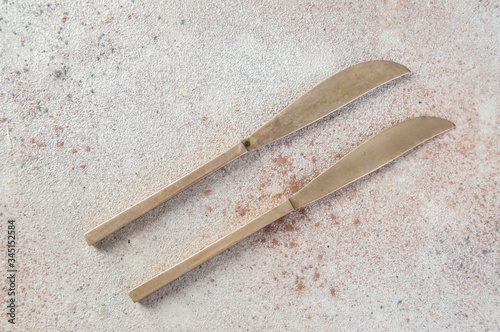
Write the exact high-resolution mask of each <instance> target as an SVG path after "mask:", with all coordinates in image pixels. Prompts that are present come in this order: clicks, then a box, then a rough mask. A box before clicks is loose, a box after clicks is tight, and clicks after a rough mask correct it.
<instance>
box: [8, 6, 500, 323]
mask: <svg viewBox="0 0 500 332" xmlns="http://www.w3.org/2000/svg"><path fill="white" fill-rule="evenodd" d="M498 5H499V4H498V2H497V1H450V2H445V1H424V2H422V1H384V2H382V1H377V2H374V3H373V4H372V5H368V4H365V3H362V2H353V1H349V2H347V1H310V2H309V1H308V2H306V1H251V2H243V3H239V2H237V1H220V2H219V1H164V2H159V1H158V2H155V1H138V0H136V1H117V2H113V1H106V2H99V3H97V4H92V5H91V4H89V3H87V2H73V1H59V2H33V1H11V0H6V1H3V2H2V4H1V5H0V41H1V43H0V47H1V49H0V54H1V55H0V81H1V84H0V89H1V93H0V122H1V123H0V126H1V128H0V144H1V145H0V147H1V154H0V159H1V160H0V161H1V163H0V165H2V166H1V167H2V172H1V174H2V179H1V184H2V186H1V190H2V191H1V202H0V203H1V219H0V220H1V222H0V239H1V241H2V243H1V247H2V248H3V249H2V252H3V253H2V254H1V255H0V257H1V259H0V266H1V269H2V271H6V270H7V248H6V244H7V220H8V219H9V218H14V219H15V220H16V225H17V226H16V227H17V238H16V240H17V250H18V251H17V255H16V259H17V264H18V265H17V266H18V274H17V286H16V287H17V295H16V301H17V303H18V307H17V316H16V322H17V324H16V325H15V326H13V325H11V324H8V323H7V317H6V316H5V315H3V314H2V315H1V316H0V317H1V318H0V329H1V330H12V331H30V330H31V331H81V330H91V331H104V330H108V331H123V330H127V331H129V330H131V331H155V330H158V329H159V330H165V331H168V330H176V331H200V330H214V331H215V330H219V331H221V330H222V331H234V330H237V331H238V330H241V331H254V330H263V329H269V330H283V331H287V330H290V331H304V330H319V331H321V330H323V331H332V330H339V331H340V330H443V329H449V330H461V331H464V330H469V331H471V330H475V331H481V330H498V329H499V324H500V292H499V286H500V280H499V279H500V271H499V261H500V257H499V252H500V246H499V242H498V239H499V211H500V203H499V197H498V196H499V195H498V194H499V183H500V178H499V165H500V156H499V154H500V144H499V141H500V140H499V138H500V130H499V123H500V120H499V97H498V95H499V81H500V70H499V68H500V66H499V59H500V56H499V55H500V52H499V51H500V50H499V48H500V46H499V45H500V37H499V36H500V34H499V31H500V19H499V15H500V9H499V7H498ZM374 59H387V60H393V61H397V62H399V63H402V64H404V65H406V66H407V67H409V68H410V69H411V70H412V72H413V73H412V74H411V75H410V76H407V77H405V78H402V79H398V80H396V81H395V82H393V83H390V84H388V85H386V86H384V87H382V88H379V89H377V90H376V91H374V92H372V93H370V94H368V95H366V96H365V97H363V98H361V99H360V100H358V101H356V102H354V103H352V104H350V105H349V106H347V107H344V108H343V109H342V110H341V111H339V112H338V113H336V115H333V116H328V117H326V118H325V119H323V120H321V121H319V122H317V123H315V124H313V125H311V126H309V127H307V128H305V129H303V130H301V131H299V132H297V133H296V134H294V135H292V136H290V137H288V138H285V139H282V140H280V141H278V142H275V143H274V144H271V145H270V146H267V147H265V148H263V149H261V150H258V151H255V152H252V153H250V154H248V155H246V156H244V157H242V158H240V159H238V160H237V161H235V162H233V163H232V164H230V165H229V166H227V167H225V168H223V169H221V170H220V171H218V172H217V173H216V174H213V175H212V176H210V177H209V178H207V179H205V180H204V181H202V182H200V183H198V184H197V185H195V186H193V187H191V188H190V189H188V190H186V191H185V192H183V193H182V194H180V195H178V196H176V197H175V198H173V199H171V200H170V201H168V202H166V203H165V204H162V205H161V206H160V207H158V208H157V209H155V210H153V211H151V212H150V213H148V214H147V215H145V216H144V217H142V218H140V219H139V220H137V221H136V222H134V223H133V224H131V225H129V226H127V227H126V228H124V229H122V230H121V231H119V232H117V233H116V234H115V236H113V237H111V238H108V239H106V240H104V241H102V242H101V243H99V244H98V245H96V246H94V247H88V246H87V244H86V243H85V241H84V239H83V233H84V232H85V231H87V230H89V229H91V228H92V227H94V226H96V225H98V224H99V223H101V222H103V221H104V220H106V219H108V218H110V217H112V216H113V215H114V214H116V213H118V212H120V211H121V210H123V209H125V208H127V207H128V206H130V205H131V204H133V203H136V202H137V201H139V200H140V199H142V198H145V197H146V196H148V195H150V194H152V193H153V192H155V191H156V190H159V189H160V188H162V187H163V186H164V185H166V184H168V183H170V182H172V181H174V180H176V179H178V178H179V177H180V176H182V175H184V174H186V173H187V172H188V171H190V170H192V169H194V168H196V167H197V166H199V165H201V164H202V163H204V162H206V161H208V160H209V159H210V158H212V157H214V156H216V155H217V154H219V153H221V152H223V151H225V150H226V149H227V148H229V147H231V146H232V145H234V144H235V143H236V142H238V141H239V140H241V139H243V138H245V137H246V136H248V135H249V134H251V133H252V132H253V131H254V130H256V129H257V128H258V127H259V126H261V125H262V124H264V123H265V122H266V121H267V120H269V119H270V118H271V117H272V116H273V115H275V114H276V113H277V112H279V111H280V110H281V109H282V108H283V107H285V106H286V105H287V104H289V103H290V102H292V101H293V100H294V99H296V98H297V97H299V96H300V95H301V94H303V93H305V92H306V91H308V90H309V89H310V88H311V87H312V86H314V85H315V84H317V83H318V82H320V81H321V80H323V79H325V78H327V77H329V76H331V75H333V74H335V73H337V72H338V71H340V70H342V69H344V68H346V67H348V66H351V65H353V64H356V63H359V62H362V61H367V60H374ZM419 115H432V116H439V117H444V118H446V119H449V120H451V121H453V122H454V123H455V124H456V126H457V128H456V129H455V130H453V131H450V132H448V133H446V134H444V135H442V136H440V137H438V138H436V139H434V140H432V141H430V142H428V143H426V144H424V145H422V146H421V147H419V148H417V149H415V150H414V151H412V152H411V153H409V154H407V155H405V156H404V157H402V158H400V159H398V160H397V161H396V162H394V163H392V164H390V165H388V166H387V167H384V168H382V169H380V170H379V171H377V172H375V173H373V174H371V175H370V176H368V177H366V178H365V179H363V180H362V181H359V182H357V183H355V184H353V185H350V186H348V187H346V188H344V189H342V190H340V191H339V192H337V193H335V194H333V195H330V196H328V197H326V198H324V199H322V200H320V201H318V202H315V203H313V204H311V205H309V206H308V207H307V208H303V209H301V210H299V211H296V212H293V213H291V214H290V215H288V216H287V217H285V218H283V219H282V220H281V221H279V222H278V223H276V224H273V225H271V226H269V227H268V228H266V229H265V230H263V231H261V232H259V233H257V234H254V235H253V236H251V237H250V238H248V239H246V240H244V241H243V242H241V243H240V244H238V245H236V246H235V247H234V248H232V249H231V250H230V251H228V252H224V253H223V254H221V255H220V256H218V257H216V258H215V259H213V260H211V261H209V262H207V263H206V264H203V265H202V266H201V268H198V269H196V270H194V271H192V272H191V273H189V274H187V275H185V276H184V277H182V278H180V279H178V280H176V281H175V282H173V283H172V284H170V285H168V286H167V287H164V288H163V289H161V290H160V291H158V292H156V293H154V294H153V295H151V296H150V297H148V298H146V299H145V300H144V301H142V302H141V303H137V304H134V303H132V301H131V300H130V298H129V297H128V294H127V293H128V291H129V290H130V289H131V288H133V287H135V286H137V285H139V284H140V283H142V282H143V281H145V280H147V279H149V278H150V277H152V276H154V275H155V274H157V273H159V272H161V271H163V270H165V269H166V268H168V267H169V266H171V265H173V264H175V263H176V262H178V261H179V260H181V259H182V258H185V257H187V256H188V255H190V254H192V253H194V252H196V251H197V250H199V249H201V248H202V247H204V246H206V245H208V244H210V243H211V242H213V241H215V240H216V239H218V238H220V237H221V236H223V235H225V234H227V233H228V232H230V231H231V230H233V229H235V228H236V227H238V226H240V225H243V224H245V223H246V222H248V221H250V220H252V219H253V218H254V217H256V216H258V215H259V214H261V213H263V212H265V211H267V210H268V209H270V208H272V207H274V206H276V205H278V204H279V203H280V202H282V201H284V200H285V199H286V198H287V197H289V196H290V195H291V194H293V193H294V192H295V191H297V190H298V189H300V188H301V187H302V186H303V185H304V184H306V183H307V182H309V181H310V180H311V179H312V178H313V177H315V176H316V175H318V174H319V173H321V172H322V171H323V170H325V169H326V168H327V167H328V166H330V165H331V164H333V163H334V162H335V161H336V160H338V159H339V158H341V157H342V156H343V155H345V154H346V153H347V152H349V151H350V150H351V149H353V148H354V147H356V146H357V145H358V144H360V143H361V142H363V141H364V140H366V139H367V138H369V137H370V136H372V135H374V134H376V133H377V132H379V131H380V130H382V129H384V128H387V127H389V126H390V125H392V124H395V123H398V122H400V121H402V120H404V119H406V118H409V117H413V116H419ZM5 273H6V272H5ZM2 275H4V273H2ZM7 288H8V283H7V280H6V279H4V281H3V284H2V298H5V299H8V298H9V297H8V296H7ZM1 307H2V308H4V309H2V311H5V312H6V309H5V308H6V304H5V303H4V304H2V305H1Z"/></svg>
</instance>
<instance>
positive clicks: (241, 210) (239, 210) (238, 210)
mask: <svg viewBox="0 0 500 332" xmlns="http://www.w3.org/2000/svg"><path fill="white" fill-rule="evenodd" d="M247 212H248V209H247V208H244V207H241V206H238V207H237V208H236V213H238V215H239V216H240V217H243V216H245V214H247Z"/></svg>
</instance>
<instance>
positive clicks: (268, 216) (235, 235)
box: [129, 200, 294, 302]
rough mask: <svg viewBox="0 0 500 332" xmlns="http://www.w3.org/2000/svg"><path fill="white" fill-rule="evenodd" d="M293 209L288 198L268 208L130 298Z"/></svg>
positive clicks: (140, 295) (142, 294) (160, 284)
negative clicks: (270, 208)
mask: <svg viewBox="0 0 500 332" xmlns="http://www.w3.org/2000/svg"><path fill="white" fill-rule="evenodd" d="M293 210H294V208H293V206H292V203H290V201H289V200H286V201H285V202H284V203H281V204H280V205H278V206H277V207H275V208H273V209H272V210H269V211H268V212H266V213H264V214H263V215H261V216H260V217H257V218H256V219H254V220H252V221H251V222H249V223H248V224H246V225H244V226H242V227H240V228H238V229H236V230H234V231H233V232H231V233H229V234H228V235H226V236H224V237H223V238H221V239H219V240H217V241H215V242H214V243H212V244H211V245H209V246H208V247H205V248H204V249H202V250H200V251H198V252H197V253H196V254H194V255H193V256H191V257H189V258H187V259H185V260H184V261H182V262H180V263H179V264H177V265H174V266H173V267H171V268H170V269H168V270H166V271H165V272H163V273H160V274H159V275H157V276H156V277H154V278H152V279H150V280H148V281H146V282H145V283H143V284H142V285H140V286H138V287H136V288H134V289H133V290H131V291H130V293H129V295H130V298H131V299H132V301H134V302H137V301H139V300H140V299H142V298H143V297H145V296H147V295H149V294H151V293H152V292H154V291H156V290H158V289H160V288H161V287H163V286H165V285H167V284H168V283H170V282H172V281H174V280H175V279H177V278H179V277H180V276H182V275H183V274H185V273H186V272H188V271H191V270H192V269H194V268H195V267H197V266H199V265H201V264H202V263H204V262H206V261H207V260H209V259H210V258H212V257H214V256H216V255H218V254H220V253H221V252H223V251H224V250H226V249H228V248H229V247H231V246H233V245H235V244H236V243H238V242H240V241H241V240H243V239H244V238H246V237H248V236H249V235H251V234H253V233H255V232H257V231H258V230H260V229H262V228H264V227H265V226H267V225H269V224H270V223H272V222H273V221H275V220H276V219H278V218H281V217H283V216H284V215H286V214H288V213H290V212H292V211H293Z"/></svg>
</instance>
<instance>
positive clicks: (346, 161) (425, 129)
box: [129, 117, 455, 302]
mask: <svg viewBox="0 0 500 332" xmlns="http://www.w3.org/2000/svg"><path fill="white" fill-rule="evenodd" d="M454 127H455V125H454V124H453V123H452V122H450V121H448V120H445V119H441V118H435V117H417V118H411V119H408V120H406V121H403V122H401V123H399V124H396V125H394V126H392V127H390V128H389V129H386V130H384V131H382V132H380V133H379V134H377V135H375V136H373V137H372V138H370V139H369V140H367V141H366V142H364V143H363V144H361V145H360V146H358V147H357V148H356V149H354V150H353V151H351V152H350V153H348V154H347V155H346V156H344V157H343V158H342V159H340V160H339V161H338V162H337V163H335V164H334V165H333V166H331V167H330V168H329V169H327V170H326V171H325V172H323V173H322V174H320V175H319V176H317V177H316V178H315V179H313V180H312V181H311V182H309V184H307V185H306V186H305V187H304V188H302V189H301V190H299V191H298V192H297V193H296V194H295V195H293V196H292V197H290V198H289V199H288V200H286V201H285V202H283V203H281V204H280V205H278V206H276V207H275V208H273V209H271V210H269V211H268V212H266V213H264V214H263V215H261V216H260V217H257V218H256V219H254V220H253V221H251V222H249V223H247V224H246V225H244V226H242V227H240V228H238V229H236V230H235V231H233V232H232V233H229V234H228V235H226V236H224V237H223V238H221V239H219V240H218V241H216V242H214V243H213V244H211V245H209V246H208V247H206V248H205V249H202V250H201V251H199V252H198V253H196V254H194V255H192V256H191V257H189V258H187V259H185V260H184V261H182V262H180V263H179V264H177V265H175V266H173V267H171V268H170V269H168V270H166V271H165V272H163V273H161V274H159V275H157V276H156V277H154V278H152V279H150V280H149V281H147V282H145V283H143V284H142V285H140V286H138V287H137V288H134V289H133V290H132V291H130V293H129V295H130V297H131V298H132V301H134V302H137V301H139V300H140V299H142V298H144V297H145V296H147V295H149V294H151V293H152V292H154V291H156V290H158V289H160V288H161V287H163V286H165V285H167V284H168V283H170V282H171V281H173V280H175V279H177V278H179V277H180V276H182V275H183V274H185V273H186V272H188V271H191V270H192V269H194V268H195V267H197V266H199V265H200V264H202V263H204V262H205V261H207V260H209V259H210V258H212V257H214V256H216V255H218V254H219V253H221V252H223V251H224V250H226V249H228V248H229V247H231V246H233V245H234V244H236V243H238V242H240V241H241V240H243V239H244V238H246V237H248V236H249V235H251V234H253V233H255V232H257V231H258V230H260V229H262V228H263V227H265V226H267V225H269V224H270V223H272V222H273V221H275V220H276V219H278V218H281V217H283V216H284V215H286V214H288V213H290V212H292V211H293V210H296V209H300V208H301V207H303V206H305V205H307V204H309V203H311V202H314V201H316V200H318V199H320V198H322V197H324V196H326V195H328V194H331V193H333V192H334V191H337V190H338V189H340V188H342V187H344V186H346V185H348V184H349V183H351V182H354V181H356V180H358V179H360V178H362V177H363V176H365V175H367V174H369V173H371V172H373V171H375V170H377V169H379V168H380V167H382V166H384V165H385V164H387V163H389V162H391V161H392V160H394V159H396V158H397V157H399V156H401V155H402V154H404V153H406V152H407V151H409V150H411V149H412V148H414V147H416V146H417V145H419V144H421V143H423V142H425V141H427V140H429V139H431V138H432V137H434V136H437V135H439V134H441V133H443V132H445V131H447V130H449V129H452V128H454Z"/></svg>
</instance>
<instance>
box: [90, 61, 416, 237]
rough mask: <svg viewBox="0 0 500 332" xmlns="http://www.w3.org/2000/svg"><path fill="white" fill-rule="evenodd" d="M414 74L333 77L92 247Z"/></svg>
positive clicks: (389, 66) (124, 218)
mask: <svg viewBox="0 0 500 332" xmlns="http://www.w3.org/2000/svg"><path fill="white" fill-rule="evenodd" d="M409 72H410V70H409V69H408V68H406V67H405V66H403V65H401V64H399V63H396V62H392V61H384V60H375V61H368V62H363V63H360V64H357V65H354V66H352V67H349V68H347V69H344V70H343V71H341V72H339V73H337V74H335V75H333V76H332V77H330V78H328V79H326V80H324V81H323V82H321V83H319V84H318V85H316V86H315V87H314V88H312V89H311V90H310V91H308V92H307V93H305V94H304V95H303V96H301V97H300V98H298V99H297V100H296V101H294V102H293V103H291V104H290V105H288V106H287V107H285V108H284V109H283V110H282V111H281V112H279V113H278V114H277V115H276V116H275V117H274V118H272V119H271V120H270V121H269V122H268V123H266V124H265V125H263V126H262V127H261V128H259V129H258V130H257V131H255V132H254V133H253V134H252V135H250V136H249V137H248V138H246V139H245V140H243V141H242V142H240V143H238V144H236V145H235V146H233V147H232V148H230V149H229V150H227V151H226V152H224V153H222V154H221V155H219V156H217V157H215V158H214V159H212V160H210V161H209V162H207V163H206V164H204V165H203V166H201V167H199V168H197V169H195V170H194V171H192V172H191V173H189V174H187V175H186V176H184V177H182V178H181V179H179V180H177V181H176V182H174V183H172V184H170V185H168V186H167V187H165V188H163V189H161V190H160V191H158V192H156V193H154V194H153V195H151V196H149V197H147V198H146V199H144V200H142V201H141V202H139V203H137V204H135V205H133V206H131V207H130V208H128V209H126V210H125V211H123V212H121V213H119V214H118V215H116V216H114V217H113V218H111V219H109V220H107V221H105V222H104V223H102V224H100V225H98V226H96V227H95V228H93V229H92V230H90V231H88V232H87V233H85V234H84V238H85V240H86V241H87V244H88V245H93V244H95V243H96V242H98V241H100V240H102V239H104V238H105V237H107V236H108V235H110V234H112V233H114V232H115V231H117V230H119V229H120V228H122V227H124V226H126V225H128V224H129V223H131V222H132V221H134V220H135V219H137V218H139V217H140V216H142V215H143V214H145V213H146V212H148V211H149V210H151V209H153V208H155V207H156V206H158V205H160V204H161V203H163V202H165V201H166V200H168V199H170V198H171V197H173V196H174V195H176V194H178V193H179V192H181V191H183V190H185V189H186V188H188V187H189V186H191V185H193V184H195V183H196V182H198V181H200V180H201V179H203V178H205V177H206V176H208V175H209V174H211V173H212V172H214V171H216V170H217V169H219V168H221V167H223V166H224V165H226V164H228V163H229V162H231V161H233V160H234V159H236V158H238V157H240V156H242V155H244V154H246V153H247V152H249V151H252V150H255V149H258V148H260V147H262V146H264V145H267V144H269V143H271V142H273V141H275V140H277V139H279V138H282V137H284V136H287V135H289V134H291V133H293V132H295V131H297V130H299V129H300V128H303V127H305V126H307V125H308V124H310V123H312V122H314V121H316V120H318V119H320V118H322V117H324V116H326V115H328V114H330V113H333V112H334V111H336V110H338V109H339V108H341V107H342V106H344V105H346V104H348V103H350V102H352V101H353V100H355V99H357V98H359V97H361V96H362V95H364V94H366V93H367V92H369V91H371V90H373V89H375V88H377V87H378V86H380V85H383V84H385V83H387V82H390V81H392V80H394V79H396V78H398V77H401V76H403V75H406V74H408V73H409Z"/></svg>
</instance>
